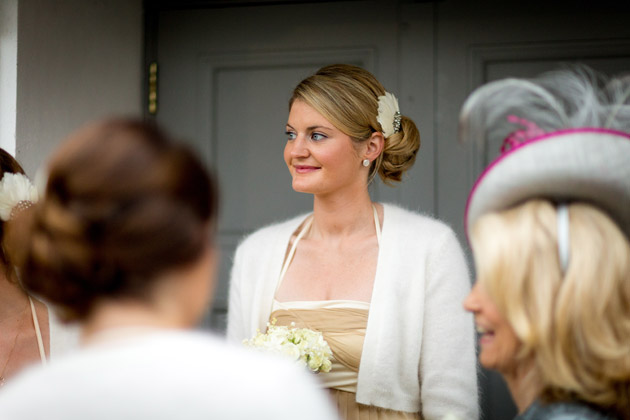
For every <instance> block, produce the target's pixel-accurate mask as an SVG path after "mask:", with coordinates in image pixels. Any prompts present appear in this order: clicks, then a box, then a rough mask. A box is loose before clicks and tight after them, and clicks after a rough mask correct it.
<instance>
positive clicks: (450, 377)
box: [419, 228, 479, 420]
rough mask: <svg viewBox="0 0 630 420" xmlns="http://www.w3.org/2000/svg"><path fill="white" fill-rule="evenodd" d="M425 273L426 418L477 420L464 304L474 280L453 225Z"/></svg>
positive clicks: (474, 366) (423, 367) (470, 339)
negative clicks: (452, 416) (450, 414)
mask: <svg viewBox="0 0 630 420" xmlns="http://www.w3.org/2000/svg"><path fill="white" fill-rule="evenodd" d="M426 271H427V276H426V283H425V287H426V292H425V293H426V294H425V313H424V332H423V339H422V351H421V353H420V354H421V360H420V372H419V374H420V381H421V399H422V412H423V417H424V418H425V419H427V420H431V419H441V418H442V417H444V416H445V415H446V414H448V413H452V414H454V415H456V416H457V417H458V418H462V419H477V418H478V416H479V407H478V401H477V399H478V395H477V394H478V389H477V362H476V355H475V334H474V325H473V319H472V316H471V315H470V314H469V313H467V312H466V311H464V309H463V306H462V302H463V300H464V298H465V297H466V295H467V293H468V292H469V290H470V280H469V276H468V269H467V265H466V260H465V257H464V254H463V252H462V249H461V247H460V245H459V243H458V241H457V238H456V237H455V234H454V233H453V231H452V230H451V229H450V228H449V229H448V230H447V231H446V232H444V233H443V234H442V235H441V236H440V237H439V238H438V240H437V241H436V246H435V247H434V248H433V249H432V251H431V252H430V254H429V256H428V261H427V265H426Z"/></svg>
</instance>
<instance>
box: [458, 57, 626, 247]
mask: <svg viewBox="0 0 630 420" xmlns="http://www.w3.org/2000/svg"><path fill="white" fill-rule="evenodd" d="M460 137H461V138H462V140H464V141H467V140H470V141H478V142H489V143H490V144H497V143H500V142H501V141H502V142H503V147H502V148H501V150H502V154H501V155H500V156H499V157H498V158H497V159H496V160H494V161H493V162H492V163H490V165H488V167H487V168H486V169H485V170H484V171H483V172H482V174H481V175H480V176H479V178H478V179H477V181H476V183H475V185H474V187H473V188H472V191H471V192H470V195H469V197H468V201H467V204H466V214H465V223H466V233H467V234H468V235H469V231H470V229H471V228H472V226H473V225H474V223H475V221H476V220H477V219H478V218H479V217H481V216H482V215H483V214H485V213H489V212H495V211H501V210H505V209H508V208H510V207H513V206H515V205H518V204H520V203H522V202H525V201H527V200H529V199H533V198H543V199H548V200H550V201H552V202H557V203H559V202H571V201H583V202H588V203H591V204H592V205H595V206H597V207H598V208H600V209H602V210H603V211H605V212H606V213H607V214H608V215H609V216H610V217H611V218H612V219H613V220H614V221H615V222H616V223H617V224H618V226H619V227H620V228H621V229H622V231H623V232H624V233H625V235H626V237H628V238H630V78H629V77H625V78H624V77H617V78H611V79H608V78H606V77H604V76H602V75H600V74H597V73H595V72H594V71H592V70H590V69H588V68H585V67H579V68H576V69H572V70H564V71H556V72H552V73H547V74H544V75H542V76H540V77H539V78H537V79H533V80H524V79H504V80H500V81H496V82H492V83H489V84H487V85H484V86H482V87H480V88H479V89H477V90H476V91H475V92H473V93H472V94H471V95H470V97H469V98H468V99H467V100H466V102H465V103H464V106H463V108H462V111H461V114H460Z"/></svg>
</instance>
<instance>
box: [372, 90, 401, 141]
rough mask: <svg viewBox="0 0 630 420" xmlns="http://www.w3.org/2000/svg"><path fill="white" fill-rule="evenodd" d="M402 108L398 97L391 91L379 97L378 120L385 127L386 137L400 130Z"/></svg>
mask: <svg viewBox="0 0 630 420" xmlns="http://www.w3.org/2000/svg"><path fill="white" fill-rule="evenodd" d="M400 119H401V115H400V108H399V107H398V99H396V97H395V96H394V95H393V94H391V93H389V92H385V95H381V96H379V97H378V115H377V116H376V120H377V121H378V122H379V124H380V125H381V128H382V129H383V134H384V135H385V138H387V137H389V136H391V135H392V134H394V133H398V132H399V131H400Z"/></svg>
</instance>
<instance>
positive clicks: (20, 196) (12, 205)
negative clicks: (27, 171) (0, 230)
mask: <svg viewBox="0 0 630 420" xmlns="http://www.w3.org/2000/svg"><path fill="white" fill-rule="evenodd" d="M38 198H39V194H38V193H37V188H35V187H34V186H33V184H31V181H29V179H28V178H27V177H26V176H25V175H22V174H14V173H11V172H5V174H4V176H3V177H2V181H0V219H2V220H3V221H5V222H6V221H8V220H10V219H11V217H12V216H15V215H16V214H17V212H20V211H22V210H25V209H27V208H29V207H30V206H32V205H33V204H34V203H36V202H37V199H38Z"/></svg>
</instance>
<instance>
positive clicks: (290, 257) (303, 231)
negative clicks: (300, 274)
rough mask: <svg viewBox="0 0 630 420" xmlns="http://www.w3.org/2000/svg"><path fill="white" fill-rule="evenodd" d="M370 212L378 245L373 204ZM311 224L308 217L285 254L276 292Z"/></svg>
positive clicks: (375, 214)
mask: <svg viewBox="0 0 630 420" xmlns="http://www.w3.org/2000/svg"><path fill="white" fill-rule="evenodd" d="M372 211H373V213H374V226H375V227H376V241H377V242H378V244H379V245H380V244H381V223H380V221H379V220H378V212H377V211H376V206H374V204H372ZM312 224H313V215H310V216H309V217H308V219H306V221H305V222H304V226H302V229H301V230H300V232H299V233H298V234H297V236H296V237H295V240H294V241H293V244H291V249H289V253H288V254H287V257H286V258H285V260H284V264H283V265H282V270H280V278H279V280H278V286H277V287H276V292H277V291H278V289H279V288H280V284H281V283H282V279H283V278H284V275H285V274H286V272H287V270H288V269H289V265H291V261H292V260H293V256H294V255H295V250H296V249H297V245H298V242H300V239H302V237H303V236H304V235H305V234H306V232H308V230H309V229H310V227H311V225H312Z"/></svg>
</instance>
